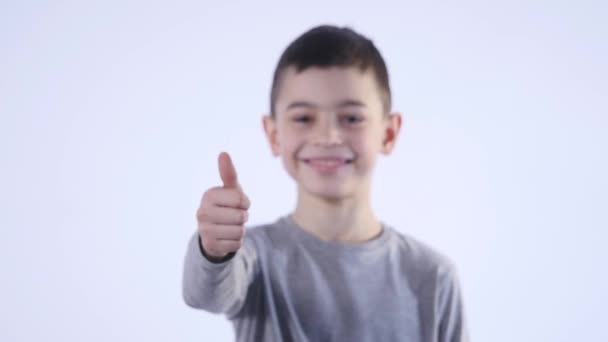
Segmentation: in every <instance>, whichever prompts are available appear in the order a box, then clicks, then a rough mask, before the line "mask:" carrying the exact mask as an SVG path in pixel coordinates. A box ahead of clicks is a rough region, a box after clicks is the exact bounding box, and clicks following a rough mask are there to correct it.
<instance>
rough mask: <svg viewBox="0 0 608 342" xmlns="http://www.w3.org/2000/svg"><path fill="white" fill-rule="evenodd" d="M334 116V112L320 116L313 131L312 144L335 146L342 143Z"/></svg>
mask: <svg viewBox="0 0 608 342" xmlns="http://www.w3.org/2000/svg"><path fill="white" fill-rule="evenodd" d="M336 118H337V117H336V114H335V113H328V114H327V115H322V116H321V119H320V120H319V121H318V124H317V127H316V128H315V131H314V136H313V139H312V143H313V145H317V146H336V145H340V144H342V137H341V134H340V129H339V126H338V124H337V122H336Z"/></svg>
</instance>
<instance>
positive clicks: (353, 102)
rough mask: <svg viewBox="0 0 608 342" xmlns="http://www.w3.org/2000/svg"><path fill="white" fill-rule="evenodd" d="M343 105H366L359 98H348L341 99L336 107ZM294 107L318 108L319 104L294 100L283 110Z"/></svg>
mask: <svg viewBox="0 0 608 342" xmlns="http://www.w3.org/2000/svg"><path fill="white" fill-rule="evenodd" d="M344 107H366V105H365V103H363V102H361V101H359V100H352V99H348V100H344V101H341V102H340V103H338V105H337V106H336V108H344ZM295 108H319V105H317V104H315V103H312V102H308V101H295V102H292V103H290V104H289V105H288V106H287V108H286V109H285V110H286V111H287V110H290V109H295Z"/></svg>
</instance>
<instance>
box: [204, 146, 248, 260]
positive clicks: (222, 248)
mask: <svg viewBox="0 0 608 342" xmlns="http://www.w3.org/2000/svg"><path fill="white" fill-rule="evenodd" d="M218 165H219V172H220V177H221V179H222V182H223V183H224V184H223V186H220V187H214V188H211V189H209V190H207V191H206V192H205V194H204V195H203V199H202V200H201V205H200V207H199V208H198V210H197V212H196V218H197V221H198V232H199V236H200V238H201V243H202V246H203V249H204V251H205V254H206V255H207V257H209V258H210V259H218V260H219V259H221V258H223V257H225V256H226V255H228V254H229V253H232V252H236V251H237V250H238V249H239V248H240V247H241V245H242V243H243V236H244V234H245V230H244V229H245V228H244V224H245V222H246V221H247V218H248V213H247V210H248V209H249V206H250V204H251V203H250V202H249V198H248V197H247V195H245V193H244V192H243V190H242V188H241V186H240V185H239V183H238V179H237V174H236V170H235V168H234V165H233V164H232V160H231V159H230V156H229V155H228V153H225V152H222V153H220V155H219V158H218Z"/></svg>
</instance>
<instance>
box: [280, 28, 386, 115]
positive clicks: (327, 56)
mask: <svg viewBox="0 0 608 342" xmlns="http://www.w3.org/2000/svg"><path fill="white" fill-rule="evenodd" d="M290 66H294V67H295V68H296V71H297V72H301V71H304V70H305V69H307V68H309V67H313V66H317V67H332V66H343V67H349V66H355V67H358V68H359V69H360V70H361V71H365V70H367V69H368V68H371V70H372V72H373V73H374V75H375V77H376V81H377V83H378V86H379V88H380V91H381V92H382V99H383V102H384V103H383V105H384V109H385V111H389V110H390V108H391V90H390V85H389V77H388V71H387V68H386V64H385V63H384V59H383V58H382V55H381V54H380V51H378V49H377V48H376V46H375V45H374V43H373V42H372V41H371V40H370V39H368V38H367V37H365V36H363V35H361V34H359V33H357V32H355V31H354V30H352V29H351V28H348V27H336V26H331V25H322V26H317V27H314V28H312V29H310V30H308V31H306V32H304V33H303V34H302V35H301V36H299V37H298V38H296V40H294V41H293V42H292V43H291V44H289V46H287V48H286V49H285V51H284V52H283V54H282V55H281V57H280V59H279V62H278V64H277V67H276V69H275V71H274V76H273V79H272V88H271V91H270V113H271V115H272V116H273V117H274V116H275V104H276V101H277V96H278V92H279V88H280V83H281V77H282V75H283V72H284V71H285V69H287V68H289V67H290Z"/></svg>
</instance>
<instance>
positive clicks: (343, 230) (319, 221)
mask: <svg viewBox="0 0 608 342" xmlns="http://www.w3.org/2000/svg"><path fill="white" fill-rule="evenodd" d="M292 218H293V220H294V221H295V222H296V223H297V224H298V226H300V227H301V228H302V229H304V230H306V231H308V232H310V233H312V234H313V235H316V236H317V237H319V238H320V239H323V240H326V241H336V242H343V243H361V242H365V241H369V240H372V239H374V238H375V237H377V236H378V235H380V233H381V232H382V225H381V223H380V222H379V221H378V220H377V219H376V217H375V215H374V214H373V211H372V208H371V205H370V203H369V196H353V197H348V198H342V199H332V200H329V199H324V198H319V197H317V196H313V195H312V194H308V193H306V192H305V191H303V190H302V189H300V190H299V191H298V201H297V205H296V209H295V211H294V213H293V215H292Z"/></svg>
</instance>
